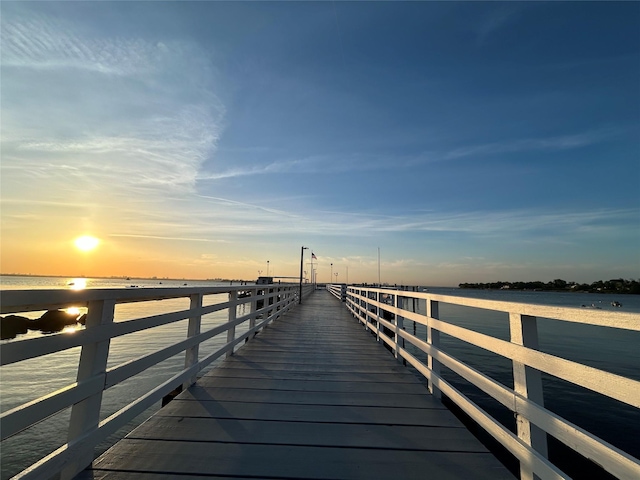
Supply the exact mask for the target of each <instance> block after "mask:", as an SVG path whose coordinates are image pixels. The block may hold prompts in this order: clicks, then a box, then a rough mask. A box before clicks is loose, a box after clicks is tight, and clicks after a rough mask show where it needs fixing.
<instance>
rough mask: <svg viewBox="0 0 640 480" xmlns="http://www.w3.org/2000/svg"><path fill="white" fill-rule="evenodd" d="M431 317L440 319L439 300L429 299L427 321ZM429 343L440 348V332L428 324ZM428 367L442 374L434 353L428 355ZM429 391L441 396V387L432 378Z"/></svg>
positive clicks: (435, 372)
mask: <svg viewBox="0 0 640 480" xmlns="http://www.w3.org/2000/svg"><path fill="white" fill-rule="evenodd" d="M430 318H434V319H436V320H437V319H439V318H440V308H439V304H438V302H436V301H434V300H429V299H427V323H431V322H429V319H430ZM427 343H428V344H429V345H431V346H432V347H434V348H440V332H439V331H438V330H436V329H435V328H433V327H431V326H430V325H427ZM427 367H428V368H429V370H430V371H431V373H432V374H433V375H438V376H440V362H439V361H437V360H436V359H434V358H433V356H432V355H427ZM429 391H430V392H431V394H432V395H433V396H434V397H436V398H441V394H440V389H439V388H438V387H436V386H434V384H433V381H432V380H429Z"/></svg>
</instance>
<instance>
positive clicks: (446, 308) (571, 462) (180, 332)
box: [0, 277, 640, 479]
mask: <svg viewBox="0 0 640 480" xmlns="http://www.w3.org/2000/svg"><path fill="white" fill-rule="evenodd" d="M0 281H1V282H2V288H3V289H37V288H72V287H75V286H77V284H78V283H79V280H78V279H72V278H52V277H0ZM86 281H87V285H86V286H87V287H88V288H92V287H93V288H123V287H127V286H131V285H132V284H134V285H138V286H139V287H142V288H143V287H158V286H162V287H175V286H183V284H184V283H187V284H188V286H217V285H222V284H220V283H214V282H204V281H202V282H195V281H170V280H160V279H154V280H137V279H136V280H128V281H125V280H121V279H86ZM160 282H162V285H160ZM70 283H73V284H74V285H69V284H70ZM225 285H228V284H225ZM429 290H430V291H431V292H433V293H438V294H442V295H455V296H469V297H475V298H485V299H492V300H504V301H511V302H525V303H536V304H546V305H557V306H569V307H580V305H582V304H585V305H592V304H594V305H596V306H599V307H601V308H602V309H603V310H611V311H623V312H636V313H640V296H638V295H618V296H614V295H599V294H582V293H566V294H565V293H554V292H517V291H480V290H460V289H447V288H430V289H429ZM225 299H226V295H216V296H211V297H209V298H207V299H206V302H205V304H211V303H218V302H220V301H224V300H225ZM612 300H617V301H619V302H621V303H622V304H623V307H622V308H614V307H611V306H610V303H611V301H612ZM408 306H411V305H408ZM188 307H189V301H188V299H177V300H170V301H163V302H143V303H131V304H124V305H119V306H117V308H116V312H115V321H123V320H127V319H131V318H137V317H142V316H148V315H153V314H156V313H161V312H162V311H166V310H169V309H186V308H188ZM240 308H241V307H240ZM416 308H417V310H418V312H421V313H424V310H425V306H424V302H418V304H417V305H416ZM42 313H43V312H34V313H32V314H30V315H29V316H30V317H33V318H37V317H39V316H40V315H41V314H42ZM244 313H246V312H243V311H242V310H239V311H238V315H242V314H244ZM440 317H441V318H442V319H443V320H446V321H448V322H450V323H453V324H456V325H460V326H463V327H466V328H469V329H472V330H475V331H478V332H481V333H486V334H489V335H493V336H495V337H497V338H501V339H504V340H508V338H509V321H508V316H507V314H501V313H498V312H491V311H487V310H481V309H471V308H468V307H461V306H455V305H448V304H445V303H441V305H440ZM226 319H227V313H226V311H222V312H216V313H214V314H211V315H207V316H206V317H204V318H203V330H204V329H206V328H212V327H213V326H215V325H219V324H221V323H224V322H225V321H226ZM186 323H187V321H186V320H184V321H181V322H176V323H174V324H171V325H165V326H162V327H157V328H155V329H153V331H145V332H138V333H135V334H131V335H126V336H123V337H119V338H116V339H113V340H112V342H111V349H110V355H109V367H112V366H115V365H118V364H120V363H123V362H125V361H128V360H131V359H134V358H137V357H139V356H140V355H143V354H145V353H150V352H152V351H155V350H157V349H160V348H163V347H165V346H168V345H170V344H172V343H175V342H176V341H179V340H181V339H183V338H185V337H186V330H187V327H186ZM538 324H539V331H540V344H541V349H542V350H543V351H545V352H548V353H551V354H553V355H558V356H561V357H563V358H567V359H570V360H574V361H579V362H581V363H584V364H587V365H590V366H593V367H596V368H600V369H603V370H606V371H609V372H613V373H617V374H619V375H624V376H626V377H629V378H634V379H636V380H640V368H639V367H640V353H639V352H640V350H638V345H639V343H640V333H639V332H629V331H616V330H613V329H605V328H602V327H593V326H588V325H576V324H570V323H567V322H557V321H551V320H545V319H539V320H538ZM246 328H247V327H246V326H245V327H244V328H243V329H237V332H238V334H241V333H242V332H243V331H246ZM405 328H406V329H407V330H408V331H411V329H412V328H413V324H412V323H411V322H410V321H405ZM416 330H417V335H418V336H419V337H420V338H425V336H426V332H425V330H424V327H422V326H421V325H417V326H416ZM62 334H72V333H62ZM42 335H43V334H41V333H39V332H33V331H30V332H29V333H28V334H26V335H19V336H18V338H16V339H15V340H9V341H20V340H23V339H25V338H32V337H38V336H42ZM224 341H225V339H224V338H222V337H221V338H214V339H211V340H209V341H208V342H205V344H204V345H203V346H202V347H201V349H200V352H201V357H202V356H203V353H204V352H206V353H209V352H211V351H213V350H214V349H216V348H217V347H219V346H221V345H222V344H223V343H224ZM441 341H442V344H443V345H444V346H445V348H446V349H447V351H448V352H450V353H451V354H452V355H454V356H456V357H457V358H459V359H461V360H463V361H465V362H466V363H468V364H469V365H471V366H474V367H475V368H477V369H479V370H481V371H482V372H484V373H485V374H487V375H489V376H491V377H492V378H494V379H496V380H497V381H499V382H501V383H502V384H504V385H505V386H507V387H512V383H513V381H512V373H511V363H510V362H509V361H508V360H506V359H503V358H502V357H500V356H498V355H494V354H491V353H488V352H486V351H484V350H482V349H480V348H477V347H473V346H470V345H467V344H465V343H464V342H460V341H457V340H455V339H452V338H450V337H447V336H446V335H442V338H441ZM4 342H5V341H3V343H4ZM407 348H408V349H410V347H407ZM414 354H415V355H416V356H418V358H423V357H424V354H418V352H416V351H415V350H414ZM79 355H80V349H79V348H74V349H70V350H67V351H65V352H60V353H57V354H53V355H47V356H45V357H41V358H37V359H33V360H29V361H27V362H22V363H19V364H16V365H8V366H6V367H2V368H0V386H1V388H0V408H1V409H2V411H6V410H8V409H10V408H13V407H15V406H17V405H20V404H22V403H24V402H26V401H30V400H33V399H35V398H38V397H40V396H42V395H45V394H47V393H50V392H53V391H55V390H56V389H59V388H62V387H64V386H66V385H68V384H70V383H72V382H73V381H75V374H76V369H77V365H78V359H79ZM420 355H422V356H420ZM183 363H184V354H180V355H176V356H175V357H172V358H170V359H168V360H166V361H164V362H162V363H161V364H159V365H156V366H154V367H153V368H151V369H149V370H147V371H145V372H143V373H141V374H139V375H137V376H136V377H134V378H133V379H129V380H128V381H126V382H123V383H122V384H120V385H117V386H116V387H113V388H111V389H109V390H107V391H106V392H105V393H104V399H103V407H102V411H101V419H104V418H106V417H107V416H108V415H110V414H112V413H114V412H116V411H117V410H118V409H120V408H122V407H123V406H125V405H126V404H127V403H129V402H131V401H132V400H134V399H135V398H137V397H138V396H140V395H141V394H143V393H145V392H147V391H148V390H150V389H151V388H153V387H155V386H157V385H159V384H160V383H162V382H163V381H164V380H166V379H168V378H169V377H171V376H172V375H173V374H175V373H176V372H178V371H179V370H180V369H181V368H182V366H183ZM214 365H215V364H214ZM443 376H444V377H445V378H446V379H447V380H448V381H450V382H451V383H452V384H454V385H455V386H456V388H458V389H459V390H461V391H463V392H464V393H465V394H466V395H468V396H469V397H470V398H471V399H472V400H473V401H474V402H476V403H477V404H478V405H480V406H481V407H482V408H484V409H485V410H487V411H489V413H491V414H492V415H493V416H495V417H496V418H497V419H499V420H500V421H501V422H502V423H503V424H504V425H506V426H507V427H509V428H513V424H514V422H513V415H512V413H511V412H509V411H508V410H507V409H506V408H504V407H502V406H501V405H499V404H497V402H495V401H493V400H491V399H488V398H487V397H486V395H484V394H482V393H480V392H479V391H478V390H477V389H476V388H475V387H473V386H470V385H468V384H467V383H466V382H465V381H464V380H462V379H460V378H459V377H457V375H455V374H454V373H453V372H450V371H447V369H444V371H443ZM543 381H544V390H545V402H546V407H547V408H549V409H550V410H552V411H553V412H555V413H558V414H559V415H561V416H563V417H564V418H566V419H568V420H569V421H571V422H573V423H575V424H577V425H579V426H580V427H582V428H584V429H586V430H588V431H590V432H592V433H594V434H596V435H598V436H599V437H601V438H603V439H605V440H607V441H608V442H610V443H612V444H613V445H615V446H617V447H618V448H621V449H622V450H624V451H626V452H628V453H630V454H632V455H633V456H635V457H636V458H638V457H640V412H638V410H637V409H634V408H632V407H628V406H626V405H624V404H621V403H620V402H617V401H615V400H610V399H608V398H606V397H603V396H601V395H598V394H595V393H592V392H590V391H587V390H585V389H582V388H580V387H575V386H573V385H569V384H567V383H566V382H564V381H561V380H557V379H554V378H552V377H550V376H545V377H544V379H543ZM639 394H640V392H639ZM158 408H159V405H157V406H155V407H153V408H152V409H150V410H148V411H147V412H145V413H144V414H142V415H140V417H138V418H137V419H136V420H135V421H133V422H131V423H130V424H129V425H128V426H127V427H126V428H128V429H131V428H132V427H134V426H135V425H137V424H139V423H141V422H142V421H143V420H144V419H145V418H147V417H148V416H149V415H150V414H151V413H153V412H154V411H156V410H157V409H158ZM68 418H69V411H68V410H67V411H65V412H61V413H59V414H57V415H55V416H53V417H51V418H49V419H47V420H46V421H44V422H42V423H40V424H38V425H36V426H34V427H32V428H30V429H28V430H26V431H25V432H22V433H20V434H19V435H16V436H14V437H12V438H11V439H9V440H7V441H5V442H3V444H2V449H1V452H0V454H1V467H2V468H1V477H2V478H3V479H5V478H9V477H10V476H12V475H15V474H16V473H18V472H19V471H20V470H22V469H24V468H26V467H27V466H29V465H30V464H31V463H33V462H35V461H37V460H38V459H39V458H41V457H42V456H44V455H45V454H47V453H49V452H51V451H53V450H55V449H56V448H58V447H59V446H61V445H63V444H64V443H65V441H66V429H67V422H68ZM125 433H126V431H125V429H123V430H122V431H121V432H118V433H117V434H116V435H114V436H112V437H111V438H110V439H108V441H107V442H104V443H103V444H102V445H101V446H100V447H99V449H98V450H99V451H103V450H105V449H106V448H108V446H109V444H110V443H112V442H114V441H115V440H117V438H118V437H121V436H123V435H124V434H125ZM550 457H551V459H552V461H554V462H555V463H556V464H558V465H559V466H560V467H561V468H562V469H563V470H565V471H566V472H567V473H569V474H570V475H572V476H573V477H574V478H585V477H587V476H588V478H608V477H607V476H606V474H605V473H603V472H602V471H598V470H597V469H596V468H593V467H592V466H591V464H589V463H588V462H584V461H583V460H582V459H581V457H580V456H579V455H575V454H572V453H571V452H570V451H568V450H567V449H566V448H563V447H562V446H560V445H557V444H556V443H555V442H550Z"/></svg>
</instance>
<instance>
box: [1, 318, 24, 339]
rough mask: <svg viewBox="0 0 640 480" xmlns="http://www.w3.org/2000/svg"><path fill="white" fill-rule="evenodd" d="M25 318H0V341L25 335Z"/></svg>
mask: <svg viewBox="0 0 640 480" xmlns="http://www.w3.org/2000/svg"><path fill="white" fill-rule="evenodd" d="M28 321H29V319H28V318H27V317H21V316H20V315H7V316H6V317H0V340H9V339H11V338H16V335H18V334H19V333H27V330H28V329H27V322H28Z"/></svg>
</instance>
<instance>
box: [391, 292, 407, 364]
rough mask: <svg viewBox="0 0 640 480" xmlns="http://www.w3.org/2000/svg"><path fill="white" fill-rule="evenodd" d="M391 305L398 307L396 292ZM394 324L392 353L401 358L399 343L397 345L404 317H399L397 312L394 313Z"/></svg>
mask: <svg viewBox="0 0 640 480" xmlns="http://www.w3.org/2000/svg"><path fill="white" fill-rule="evenodd" d="M393 306H394V307H396V308H400V307H399V306H398V295H397V294H396V295H394V296H393ZM395 324H396V328H395V330H396V331H395V342H396V345H395V352H394V353H395V357H396V359H400V358H402V357H401V355H400V350H399V347H400V345H399V344H400V330H402V329H403V328H404V318H403V317H401V316H400V315H398V314H397V313H396V321H395Z"/></svg>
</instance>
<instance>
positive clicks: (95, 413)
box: [60, 300, 115, 480]
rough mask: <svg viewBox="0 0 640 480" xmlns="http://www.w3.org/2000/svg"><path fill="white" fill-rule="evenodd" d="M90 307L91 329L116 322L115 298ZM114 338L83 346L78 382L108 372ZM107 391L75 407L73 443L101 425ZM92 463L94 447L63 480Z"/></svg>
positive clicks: (69, 468)
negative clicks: (108, 360)
mask: <svg viewBox="0 0 640 480" xmlns="http://www.w3.org/2000/svg"><path fill="white" fill-rule="evenodd" d="M88 307H89V308H88V311H87V322H86V325H85V327H86V329H87V330H89V329H93V328H97V327H99V326H101V325H107V324H109V323H113V312H114V310H115V301H114V300H97V301H94V302H89V306H88ZM110 341H111V340H110V339H107V340H103V341H101V342H96V343H90V344H88V345H84V346H83V347H82V351H81V353H80V363H79V365H78V376H77V381H78V382H82V381H84V380H88V379H90V378H91V377H94V376H96V375H101V374H102V375H104V374H106V371H107V359H108V358H109V344H110ZM103 391H104V390H101V391H100V392H99V393H96V394H94V395H91V396H90V397H88V398H86V399H84V400H82V401H81V402H78V403H76V404H75V405H73V407H71V419H70V420H69V432H68V435H67V440H68V441H69V442H73V441H74V440H75V439H76V438H78V437H79V436H81V435H83V434H85V433H87V432H89V431H91V430H95V429H96V428H98V422H99V421H100V406H101V405H102V392H103ZM91 447H93V446H91ZM91 462H93V448H91V449H90V450H89V451H87V452H83V453H82V454H80V455H79V456H78V458H76V459H75V460H74V461H73V462H71V463H69V464H68V465H67V466H66V467H65V468H64V469H63V470H62V472H61V474H60V478H61V479H62V480H66V479H71V478H73V477H74V476H75V475H76V474H77V473H78V472H80V471H82V470H83V469H84V468H85V467H86V466H88V465H90V464H91Z"/></svg>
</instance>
